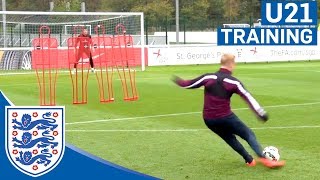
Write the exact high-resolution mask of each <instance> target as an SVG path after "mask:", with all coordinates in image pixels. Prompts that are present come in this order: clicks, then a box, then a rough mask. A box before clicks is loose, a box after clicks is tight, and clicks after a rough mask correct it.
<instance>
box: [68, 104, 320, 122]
mask: <svg viewBox="0 0 320 180" xmlns="http://www.w3.org/2000/svg"><path fill="white" fill-rule="evenodd" d="M315 104H320V102H311V103H301V104H280V105H272V106H264V108H278V107H293V106H308V105H315ZM247 109H249V108H236V109H233V111H239V110H247ZM199 113H201V112H199V111H198V112H184V113H172V114H158V115H150V116H137V117H127V118H115V119H100V120H92V121H78V122H70V123H65V124H66V125H74V124H90V123H98V122H99V123H101V122H110V121H126V120H136V119H148V118H157V117H170V116H181V115H188V114H199Z"/></svg>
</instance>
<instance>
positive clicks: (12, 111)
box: [5, 106, 65, 177]
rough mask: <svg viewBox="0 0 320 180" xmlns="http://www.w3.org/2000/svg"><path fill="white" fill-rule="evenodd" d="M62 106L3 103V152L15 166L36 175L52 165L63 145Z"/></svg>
mask: <svg viewBox="0 0 320 180" xmlns="http://www.w3.org/2000/svg"><path fill="white" fill-rule="evenodd" d="M64 113H65V110H64V107H59V106H54V107H50V106H46V107H33V106H30V107H19V106H8V107H6V119H5V121H6V136H5V137H6V139H5V142H6V147H5V148H6V153H7V156H8V158H9V160H10V162H11V163H12V164H13V166H14V167H15V168H17V169H18V170H20V171H21V172H23V173H25V174H27V175H30V176H33V177H37V176H41V175H43V174H46V173H48V172H49V171H51V170H52V169H54V168H55V167H56V166H57V165H58V164H59V162H60V161H61V159H62V156H63V154H64V149H65V129H64V128H65V127H64V125H65V124H64V123H65V119H64V116H65V114H64Z"/></svg>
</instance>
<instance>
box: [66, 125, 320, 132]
mask: <svg viewBox="0 0 320 180" xmlns="http://www.w3.org/2000/svg"><path fill="white" fill-rule="evenodd" d="M306 128H320V126H279V127H255V128H251V129H253V130H268V129H306ZM66 131H67V132H198V131H210V130H209V129H87V130H86V129H70V130H66Z"/></svg>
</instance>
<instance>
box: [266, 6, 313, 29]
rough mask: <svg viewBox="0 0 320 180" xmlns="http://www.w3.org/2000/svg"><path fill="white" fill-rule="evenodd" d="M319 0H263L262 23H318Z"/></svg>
mask: <svg viewBox="0 0 320 180" xmlns="http://www.w3.org/2000/svg"><path fill="white" fill-rule="evenodd" d="M317 7H318V6H317V1H310V0H299V1H288V0H286V1H283V0H263V1H262V2H261V24H262V25H309V26H311V25H313V26H316V25H317V20H318V18H317V17H318V14H317Z"/></svg>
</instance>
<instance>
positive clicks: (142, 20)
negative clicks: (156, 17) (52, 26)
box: [0, 11, 146, 71]
mask: <svg viewBox="0 0 320 180" xmlns="http://www.w3.org/2000/svg"><path fill="white" fill-rule="evenodd" d="M1 14H2V17H3V18H2V19H3V37H4V38H5V37H6V15H53V16H54V15H70V16H72V15H74V16H79V15H83V16H85V15H88V16H92V15H93V16H94V15H96V16H98V15H101V16H108V15H110V16H123V15H126V16H130V15H134V16H140V37H141V42H140V47H141V70H142V71H145V66H146V65H145V46H146V45H145V37H144V14H143V12H36V11H1ZM5 48H7V45H6V42H5V41H4V49H5ZM1 49H2V48H0V50H1Z"/></svg>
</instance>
